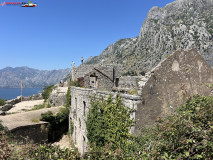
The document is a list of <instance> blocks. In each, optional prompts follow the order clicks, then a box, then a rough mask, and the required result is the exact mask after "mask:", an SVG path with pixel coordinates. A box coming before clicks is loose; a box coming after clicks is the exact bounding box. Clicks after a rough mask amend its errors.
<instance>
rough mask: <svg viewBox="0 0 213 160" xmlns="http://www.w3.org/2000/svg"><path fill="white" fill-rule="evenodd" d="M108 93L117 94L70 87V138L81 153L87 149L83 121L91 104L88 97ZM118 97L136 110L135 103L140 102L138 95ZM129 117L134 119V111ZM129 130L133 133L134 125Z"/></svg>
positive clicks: (106, 95)
mask: <svg viewBox="0 0 213 160" xmlns="http://www.w3.org/2000/svg"><path fill="white" fill-rule="evenodd" d="M110 94H111V95H112V96H113V98H114V99H115V98H116V96H117V94H116V93H113V92H106V91H100V90H94V89H87V88H79V87H71V110H70V116H69V118H70V120H72V122H73V123H74V132H73V134H72V138H73V141H74V143H75V144H76V147H77V148H78V149H79V152H80V153H81V154H83V153H85V152H86V151H87V147H86V145H87V142H88V139H87V137H86V135H87V131H86V123H85V122H86V119H87V114H88V112H89V108H90V106H91V105H90V97H91V96H96V97H99V96H104V97H105V98H107V97H108V96H109V95H110ZM120 97H121V98H122V101H123V103H124V105H125V106H127V107H128V108H131V109H133V108H134V109H136V110H137V105H138V104H139V103H140V102H141V98H140V97H139V96H134V95H127V94H121V95H120ZM131 117H132V118H134V119H135V112H132V114H131ZM130 132H131V133H133V134H134V133H135V127H134V126H132V128H131V130H130Z"/></svg>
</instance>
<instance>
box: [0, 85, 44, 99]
mask: <svg viewBox="0 0 213 160" xmlns="http://www.w3.org/2000/svg"><path fill="white" fill-rule="evenodd" d="M42 90H43V88H24V89H23V96H24V97H27V96H32V95H34V94H38V93H39V92H41V91H42ZM20 95H21V88H0V99H6V100H10V99H14V98H16V97H18V96H20Z"/></svg>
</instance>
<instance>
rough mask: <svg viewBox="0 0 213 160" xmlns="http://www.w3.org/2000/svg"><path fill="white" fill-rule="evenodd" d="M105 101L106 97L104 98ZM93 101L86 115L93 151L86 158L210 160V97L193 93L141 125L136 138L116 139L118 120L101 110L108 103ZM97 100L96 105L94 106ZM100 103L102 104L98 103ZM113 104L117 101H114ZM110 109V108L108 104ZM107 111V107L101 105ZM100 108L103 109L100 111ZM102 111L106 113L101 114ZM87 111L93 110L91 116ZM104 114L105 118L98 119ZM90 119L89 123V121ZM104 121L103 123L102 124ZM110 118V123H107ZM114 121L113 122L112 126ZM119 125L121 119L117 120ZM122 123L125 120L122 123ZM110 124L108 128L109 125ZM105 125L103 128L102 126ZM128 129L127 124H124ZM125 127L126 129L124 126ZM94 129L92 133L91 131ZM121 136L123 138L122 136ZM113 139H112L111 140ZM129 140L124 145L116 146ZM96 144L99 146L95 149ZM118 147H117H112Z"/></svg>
mask: <svg viewBox="0 0 213 160" xmlns="http://www.w3.org/2000/svg"><path fill="white" fill-rule="evenodd" d="M107 101H108V100H107ZM107 101H105V100H103V101H100V100H99V101H98V102H93V103H94V104H92V108H91V110H90V114H89V117H88V120H89V121H88V122H90V123H88V122H87V124H88V126H87V129H88V139H89V144H90V146H92V147H93V146H94V145H93V144H94V143H95V144H96V146H95V147H93V148H92V149H93V152H90V153H88V154H87V155H86V157H87V158H88V157H92V158H94V159H113V158H114V159H159V160H160V159H166V160H167V159H169V160H172V159H175V160H177V159H178V160H181V159H207V160H208V159H209V160H210V159H212V157H213V136H212V135H213V97H203V96H199V95H196V96H194V97H192V98H189V99H188V100H187V101H186V103H185V104H184V105H183V106H181V107H179V108H178V109H177V111H176V112H175V113H174V114H173V115H170V116H168V117H166V118H159V119H158V120H157V124H156V125H154V126H153V127H152V128H149V129H147V128H143V129H142V132H141V134H140V135H139V136H137V137H132V136H130V137H131V138H130V137H129V136H127V137H126V138H124V137H125V134H124V135H122V136H121V137H120V138H118V139H117V138H115V136H117V137H119V135H121V134H120V133H121V132H120V130H117V129H114V128H119V124H116V122H117V121H118V120H117V119H116V117H113V115H114V116H115V115H116V114H112V113H113V110H112V109H109V110H110V111H112V112H106V111H105V110H103V108H105V107H101V106H106V105H107V104H108V105H109V106H110V105H112V104H111V103H108V102H110V101H111V100H109V101H108V102H107ZM98 103H99V104H100V105H98ZM102 103H103V104H102ZM116 104H117V102H116ZM112 108H113V107H112ZM105 109H106V110H108V107H106V108H105ZM101 110H103V111H101ZM104 112H106V113H108V114H109V116H104V114H103V113H104ZM91 113H94V115H92V114H91ZM100 117H105V119H103V118H100ZM92 119H93V126H92V121H90V120H92ZM104 121H105V122H106V124H108V125H105V124H104ZM108 121H111V122H108ZM115 124H116V125H115ZM121 124H122V122H121ZM124 124H125V123H124ZM109 126H111V127H109ZM105 128H106V129H105ZM127 128H128V127H127ZM127 128H126V129H127ZM92 130H94V132H93V131H92ZM123 133H127V132H123ZM123 136H124V137H123ZM115 139H116V142H115V141H114V140H115ZM120 142H122V144H125V143H129V145H128V147H124V148H123V147H122V145H120ZM97 146H101V147H102V149H100V147H99V148H98V147H97ZM103 146H104V147H103ZM117 147H119V149H116V148H117Z"/></svg>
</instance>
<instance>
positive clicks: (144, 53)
mask: <svg viewBox="0 0 213 160" xmlns="http://www.w3.org/2000/svg"><path fill="white" fill-rule="evenodd" d="M192 48H196V49H197V50H198V51H199V53H200V54H201V55H202V56H203V58H204V59H205V60H206V61H207V63H208V64H210V65H211V67H213V1H212V0H177V1H174V2H172V3H169V4H167V5H166V6H164V7H162V8H159V7H156V6H155V7H153V8H151V9H150V11H149V12H148V14H147V17H146V19H145V21H144V22H143V24H142V27H141V29H140V33H139V35H138V37H134V38H127V39H120V40H118V41H116V42H115V43H113V44H111V45H109V46H108V47H107V48H106V49H105V50H104V51H103V52H102V53H101V54H100V55H99V56H95V57H93V58H90V59H89V60H87V61H86V62H85V63H86V64H101V63H106V64H108V63H115V64H122V65H123V68H124V71H123V72H124V74H127V75H131V74H133V75H134V74H135V72H136V71H138V72H143V71H145V72H147V71H150V70H151V69H152V68H153V67H155V66H156V65H157V64H158V63H159V62H160V61H162V60H163V59H164V58H165V57H167V56H169V55H170V54H172V53H173V52H174V51H176V50H178V49H184V50H189V49H192Z"/></svg>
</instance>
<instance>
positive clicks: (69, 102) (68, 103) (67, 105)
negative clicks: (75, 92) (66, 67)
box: [66, 86, 71, 108]
mask: <svg viewBox="0 0 213 160" xmlns="http://www.w3.org/2000/svg"><path fill="white" fill-rule="evenodd" d="M70 107H71V95H70V86H69V87H68V90H67V101H66V108H70Z"/></svg>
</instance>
